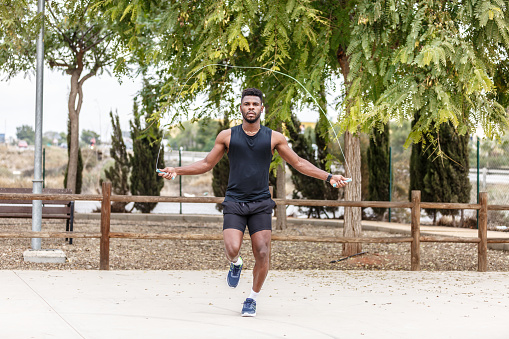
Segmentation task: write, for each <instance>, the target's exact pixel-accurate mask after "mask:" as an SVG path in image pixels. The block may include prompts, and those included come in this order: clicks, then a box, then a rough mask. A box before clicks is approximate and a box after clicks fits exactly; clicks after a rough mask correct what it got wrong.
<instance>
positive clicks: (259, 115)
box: [242, 112, 262, 124]
mask: <svg viewBox="0 0 509 339" xmlns="http://www.w3.org/2000/svg"><path fill="white" fill-rule="evenodd" d="M248 114H249V112H248V113H246V114H242V116H243V118H244V120H246V122H248V123H250V124H254V123H255V122H257V121H258V119H260V117H261V116H262V112H260V114H256V113H255V117H254V118H251V119H250V118H248V117H247V115H248Z"/></svg>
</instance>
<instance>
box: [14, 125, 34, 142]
mask: <svg viewBox="0 0 509 339" xmlns="http://www.w3.org/2000/svg"><path fill="white" fill-rule="evenodd" d="M16 138H18V139H19V140H25V141H26V142H27V144H29V145H33V144H34V141H35V131H34V129H33V128H32V126H29V125H22V126H20V127H16Z"/></svg>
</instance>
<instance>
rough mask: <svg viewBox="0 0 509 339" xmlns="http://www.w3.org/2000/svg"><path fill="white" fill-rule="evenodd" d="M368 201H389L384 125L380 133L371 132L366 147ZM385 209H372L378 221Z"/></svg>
mask: <svg viewBox="0 0 509 339" xmlns="http://www.w3.org/2000/svg"><path fill="white" fill-rule="evenodd" d="M367 153H368V154H367V155H368V156H367V158H368V167H369V170H368V175H369V180H368V192H369V193H368V200H371V201H389V180H390V177H389V174H390V169H389V124H388V123H387V124H385V126H384V129H383V131H382V132H380V131H379V130H378V129H374V130H373V136H372V137H371V138H370V139H369V147H368V152H367ZM385 210H386V208H373V211H374V212H375V214H376V215H377V217H378V218H379V219H381V217H383V214H384V213H385Z"/></svg>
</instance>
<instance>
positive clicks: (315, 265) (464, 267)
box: [0, 219, 509, 271]
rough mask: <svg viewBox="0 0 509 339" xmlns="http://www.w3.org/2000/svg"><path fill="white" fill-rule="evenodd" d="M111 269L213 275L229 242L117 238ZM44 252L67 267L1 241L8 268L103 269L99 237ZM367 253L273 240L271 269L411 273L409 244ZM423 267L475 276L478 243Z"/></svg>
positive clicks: (192, 227) (431, 252)
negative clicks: (58, 255) (58, 252)
mask: <svg viewBox="0 0 509 339" xmlns="http://www.w3.org/2000/svg"><path fill="white" fill-rule="evenodd" d="M111 228H112V231H118V232H136V233H149V232H150V233H178V234H197V233H199V234H220V233H221V224H220V223H205V224H197V223H184V222H176V221H166V222H138V221H136V222H133V221H130V222H121V221H118V220H112V222H111ZM30 229H31V220H30V219H0V231H16V230H17V231H27V230H30ZM43 230H45V231H63V230H65V222H63V221H51V220H50V221H48V220H43ZM75 231H81V232H99V221H87V220H78V221H77V222H76V223H75ZM342 232H343V230H342V229H339V228H331V227H318V226H298V227H294V226H292V227H290V228H288V229H286V230H284V231H274V234H278V235H307V236H323V237H331V236H332V237H333V236H342ZM363 234H364V236H366V237H386V236H390V237H392V236H399V235H397V234H388V233H384V232H371V231H364V232H363ZM110 245H111V249H110V265H111V269H117V270H132V269H137V270H208V269H219V270H221V269H226V267H227V262H226V259H225V258H224V252H223V251H224V250H223V243H222V241H175V240H132V239H111V242H110ZM42 247H43V248H45V249H49V248H60V249H62V250H64V252H65V253H66V255H67V258H68V259H67V262H66V263H65V264H52V265H50V264H35V263H26V262H24V261H23V251H25V250H26V249H29V248H30V240H29V239H1V240H0V253H1V254H0V255H1V260H0V268H1V269H21V270H25V269H31V270H50V269H71V270H79V269H85V270H89V269H91V270H97V269H99V240H98V239H75V242H74V244H73V245H69V244H66V243H64V240H63V239H42ZM362 250H363V251H366V252H367V253H366V254H364V255H362V256H357V257H353V258H350V259H347V260H344V261H340V262H336V263H331V261H334V260H338V259H339V258H341V257H342V254H341V251H342V245H341V244H331V243H311V242H285V241H274V242H272V255H271V267H272V269H277V270H290V269H306V270H309V269H311V270H363V269H369V270H410V244H409V243H397V244H364V245H363V247H362ZM242 255H243V257H244V259H245V263H246V267H247V268H249V269H251V268H253V265H254V258H253V256H252V254H251V243H250V241H249V240H244V243H243V245H242ZM488 263H489V264H488V265H489V266H488V270H490V271H509V253H508V252H504V251H495V250H488ZM421 268H422V270H428V271H435V270H438V271H450V270H461V271H476V270H477V246H476V245H475V244H450V243H435V244H433V243H423V244H421Z"/></svg>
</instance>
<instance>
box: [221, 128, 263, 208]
mask: <svg viewBox="0 0 509 339" xmlns="http://www.w3.org/2000/svg"><path fill="white" fill-rule="evenodd" d="M271 138H272V130H271V129H270V128H268V127H265V126H260V130H259V131H258V133H256V134H255V135H253V136H249V135H247V134H246V133H245V132H244V130H243V129H242V125H239V126H235V127H232V128H231V137H230V146H229V148H228V159H229V160H230V177H229V178H228V188H227V190H226V194H225V199H224V200H225V201H237V202H252V201H261V200H265V199H269V198H270V191H269V167H270V162H271V160H272V149H271Z"/></svg>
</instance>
